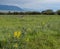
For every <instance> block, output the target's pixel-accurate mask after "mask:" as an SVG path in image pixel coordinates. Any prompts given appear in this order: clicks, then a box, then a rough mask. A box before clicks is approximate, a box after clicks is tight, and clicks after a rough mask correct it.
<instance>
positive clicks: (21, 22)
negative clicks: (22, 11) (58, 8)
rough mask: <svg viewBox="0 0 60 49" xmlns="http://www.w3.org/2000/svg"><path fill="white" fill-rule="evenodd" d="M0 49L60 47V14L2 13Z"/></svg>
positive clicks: (50, 48) (46, 48)
mask: <svg viewBox="0 0 60 49" xmlns="http://www.w3.org/2000/svg"><path fill="white" fill-rule="evenodd" d="M0 49H60V16H59V15H23V16H22V15H0Z"/></svg>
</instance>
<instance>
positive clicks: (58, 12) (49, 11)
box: [0, 9, 60, 15]
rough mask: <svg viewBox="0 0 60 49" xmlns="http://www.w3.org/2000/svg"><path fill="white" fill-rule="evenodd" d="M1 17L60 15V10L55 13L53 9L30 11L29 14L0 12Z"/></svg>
mask: <svg viewBox="0 0 60 49" xmlns="http://www.w3.org/2000/svg"><path fill="white" fill-rule="evenodd" d="M0 15H60V10H57V11H55V12H54V11H53V10H51V9H48V10H44V11H41V12H37V11H28V12H11V11H8V12H0Z"/></svg>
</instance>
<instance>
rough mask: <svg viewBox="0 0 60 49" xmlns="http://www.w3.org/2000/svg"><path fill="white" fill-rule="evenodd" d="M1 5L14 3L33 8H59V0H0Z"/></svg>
mask: <svg viewBox="0 0 60 49" xmlns="http://www.w3.org/2000/svg"><path fill="white" fill-rule="evenodd" d="M0 4H3V5H15V6H19V7H21V8H27V9H33V10H38V11H40V10H45V9H53V10H57V9H60V0H0Z"/></svg>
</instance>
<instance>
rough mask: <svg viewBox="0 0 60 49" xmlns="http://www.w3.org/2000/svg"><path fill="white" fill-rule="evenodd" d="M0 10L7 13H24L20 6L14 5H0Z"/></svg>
mask: <svg viewBox="0 0 60 49" xmlns="http://www.w3.org/2000/svg"><path fill="white" fill-rule="evenodd" d="M0 10H6V11H23V9H22V8H20V7H18V6H12V5H0Z"/></svg>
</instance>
